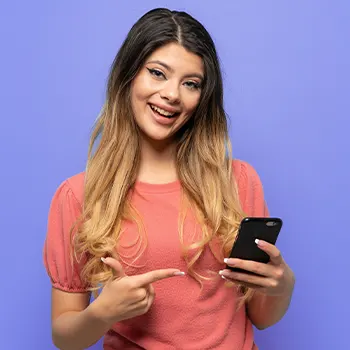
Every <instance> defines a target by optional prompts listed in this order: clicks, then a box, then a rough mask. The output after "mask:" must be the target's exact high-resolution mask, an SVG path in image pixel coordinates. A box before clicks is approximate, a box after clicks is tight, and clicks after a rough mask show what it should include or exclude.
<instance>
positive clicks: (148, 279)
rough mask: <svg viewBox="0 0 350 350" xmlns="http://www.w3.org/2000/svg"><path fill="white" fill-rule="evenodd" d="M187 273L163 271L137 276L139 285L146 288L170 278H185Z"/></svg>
mask: <svg viewBox="0 0 350 350" xmlns="http://www.w3.org/2000/svg"><path fill="white" fill-rule="evenodd" d="M184 275H185V273H184V272H182V271H180V270H178V269H162V270H154V271H150V272H146V273H144V274H142V275H138V276H135V277H136V279H137V284H139V285H140V286H144V285H146V284H151V283H153V282H156V281H159V280H162V279H165V278H170V277H174V276H184Z"/></svg>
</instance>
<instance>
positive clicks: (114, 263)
mask: <svg viewBox="0 0 350 350" xmlns="http://www.w3.org/2000/svg"><path fill="white" fill-rule="evenodd" d="M101 260H102V262H103V263H105V264H106V265H108V266H110V267H111V268H112V269H113V274H114V276H115V277H117V278H121V277H125V276H126V275H125V272H124V269H123V266H122V265H121V263H120V262H119V261H118V260H117V259H114V258H111V257H108V258H101Z"/></svg>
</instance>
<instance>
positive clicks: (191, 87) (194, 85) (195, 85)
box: [185, 81, 201, 90]
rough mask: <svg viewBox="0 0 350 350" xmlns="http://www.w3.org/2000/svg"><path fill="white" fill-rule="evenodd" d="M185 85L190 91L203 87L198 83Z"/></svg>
mask: <svg viewBox="0 0 350 350" xmlns="http://www.w3.org/2000/svg"><path fill="white" fill-rule="evenodd" d="M185 85H186V86H188V87H189V88H190V89H195V90H197V89H199V88H200V87H201V85H200V84H199V83H196V82H195V81H187V82H186V83H185Z"/></svg>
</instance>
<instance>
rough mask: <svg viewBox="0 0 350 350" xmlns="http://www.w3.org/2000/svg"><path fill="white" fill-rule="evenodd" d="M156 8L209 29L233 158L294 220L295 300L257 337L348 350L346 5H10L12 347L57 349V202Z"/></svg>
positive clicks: (4, 111) (7, 315) (5, 48)
mask: <svg viewBox="0 0 350 350" xmlns="http://www.w3.org/2000/svg"><path fill="white" fill-rule="evenodd" d="M158 6H169V7H171V8H176V9H186V10H187V11H189V12H190V13H192V14H194V15H195V16H196V17H197V18H198V19H199V20H200V21H202V22H203V23H204V25H206V27H207V28H208V30H209V31H210V32H211V34H212V36H213V38H214V40H215V41H216V44H217V47H218V51H219V54H220V57H221V60H222V66H223V71H224V79H225V89H226V90H225V97H226V108H227V111H228V113H229V115H230V116H231V119H232V124H231V129H230V130H231V136H232V141H233V149H234V156H235V157H237V158H241V159H244V160H246V161H248V162H250V163H251V164H252V165H253V166H254V167H255V168H256V169H257V171H258V172H259V174H260V176H261V179H262V181H263V184H264V189H265V194H266V199H267V201H268V205H269V208H270V211H271V214H272V215H276V216H281V217H282V218H283V219H284V223H285V225H284V229H283V231H282V234H281V236H280V239H279V242H278V246H279V248H280V249H281V250H282V252H283V254H284V257H285V259H286V260H287V261H288V262H289V264H290V265H291V267H292V268H293V269H294V271H295V273H296V276H297V285H296V290H295V295H294V299H293V302H292V305H291V308H290V311H289V312H288V314H287V315H286V317H285V318H284V319H283V320H282V321H281V322H280V323H279V324H278V325H276V326H275V327H272V328H271V329H268V330H266V331H263V332H257V333H256V339H257V343H258V345H259V346H260V348H261V349H263V350H264V349H267V350H280V349H284V350H296V349H302V350H304V349H305V350H310V349H315V350H329V349H345V348H348V347H349V345H348V340H347V338H348V334H347V332H349V331H350V324H349V314H350V308H349V303H348V293H349V284H350V283H349V268H350V264H349V262H348V259H347V258H346V256H347V255H348V254H347V253H348V251H349V246H350V239H349V237H350V232H349V231H350V230H349V225H348V221H347V220H348V218H349V209H350V205H349V198H350V191H349V178H350V165H349V158H350V143H349V132H350V122H349V100H350V92H349V91H350V89H349V88H350V86H349V80H350V69H349V62H350V55H349V52H350V49H349V42H350V26H349V22H348V21H349V13H350V5H349V2H348V1H347V0H341V1H331V0H329V1H322V0H319V1H308V0H302V1H301V0H294V1H228V0H227V1H208V2H204V1H200V0H198V1H194V0H192V1H190V2H189V1H187V2H185V1H155V0H154V1H142V2H141V1H140V2H138V3H137V2H133V1H107V0H105V1H86V0H85V1H68V0H62V1H57V2H51V1H44V0H41V1H38V0H37V1H16V0H11V1H10V0H8V1H3V2H2V4H1V6H0V33H2V36H1V56H0V57H1V65H0V70H1V71H0V73H1V74H0V77H1V94H0V96H1V97H0V98H1V131H2V132H1V138H0V157H1V159H0V161H1V163H0V164H1V167H2V169H1V175H0V179H1V182H0V184H1V185H0V186H1V187H0V190H1V199H2V200H1V210H0V213H1V214H0V216H1V222H2V225H1V244H2V249H1V251H2V259H3V275H2V288H1V301H2V304H1V312H0V315H1V316H0V317H1V324H0V344H1V345H0V348H1V349H9V350H19V349H35V350H41V349H43V350H48V349H53V348H54V347H53V345H52V343H51V334H50V284H49V280H48V278H47V276H46V273H45V271H44V269H43V265H42V245H43V241H44V237H45V234H46V232H45V230H46V224H47V213H48V209H49V204H50V201H51V198H52V195H53V193H54V191H55V190H56V188H57V186H58V185H59V184H60V183H61V181H62V180H64V179H65V178H67V177H69V176H71V175H73V174H75V173H77V172H80V171H81V170H83V169H84V165H85V160H86V152H87V143H88V138H89V132H90V129H91V126H92V123H93V122H94V120H95V118H96V117H97V115H98V112H99V109H100V107H101V105H102V102H103V98H104V86H105V82H106V77H107V72H108V69H109V65H110V64H111V62H112V60H113V58H114V55H115V53H116V51H117V49H118V47H119V46H120V44H121V41H122V40H123V38H124V37H125V35H126V34H127V31H128V30H129V28H130V26H131V25H132V24H133V23H134V21H135V20H136V19H137V18H138V17H139V16H140V15H142V14H143V13H144V12H145V11H146V10H149V9H151V8H153V7H158ZM219 324H220V323H218V326H220V325H219ZM100 347H101V345H96V346H95V347H93V348H94V349H98V348H100Z"/></svg>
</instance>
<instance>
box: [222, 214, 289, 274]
mask: <svg viewBox="0 0 350 350" xmlns="http://www.w3.org/2000/svg"><path fill="white" fill-rule="evenodd" d="M282 224H283V222H282V219H280V218H258V217H256V218H255V217H247V218H244V219H243V220H242V222H241V224H240V227H239V229H238V234H237V238H236V240H235V243H234V244H233V247H232V250H231V254H230V256H229V257H230V258H236V259H244V260H253V261H256V262H260V263H265V264H267V263H268V262H269V261H270V257H269V255H268V254H267V253H265V252H264V251H262V250H261V249H260V248H259V247H258V246H257V244H256V243H255V240H256V239H261V240H263V241H266V242H269V243H271V244H276V242H277V238H278V235H279V233H280V231H281V228H282ZM226 268H227V269H230V270H232V271H235V272H244V273H248V274H254V273H252V272H249V271H246V270H242V269H239V268H234V267H231V266H228V265H226Z"/></svg>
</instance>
